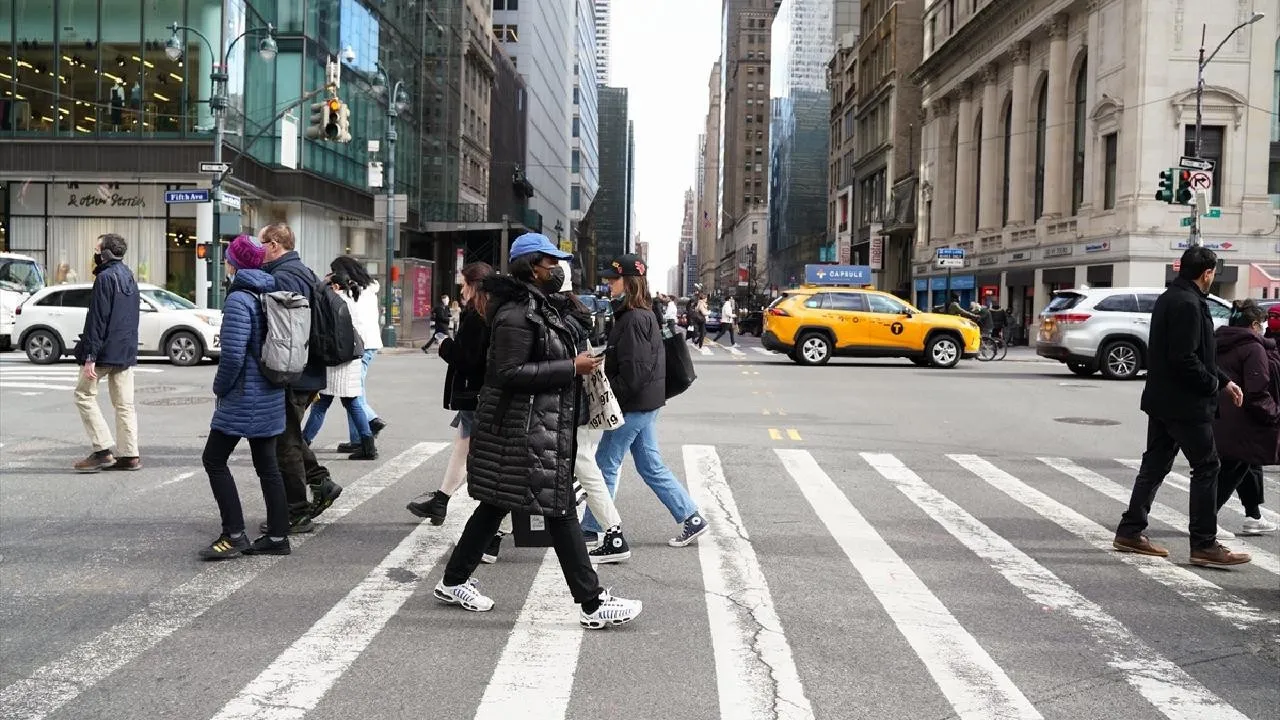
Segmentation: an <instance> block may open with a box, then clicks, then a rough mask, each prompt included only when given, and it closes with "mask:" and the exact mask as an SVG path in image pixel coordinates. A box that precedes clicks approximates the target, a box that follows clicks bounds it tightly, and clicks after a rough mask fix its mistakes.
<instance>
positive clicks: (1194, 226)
mask: <svg viewBox="0 0 1280 720" xmlns="http://www.w3.org/2000/svg"><path fill="white" fill-rule="evenodd" d="M1264 17H1266V15H1265V14H1264V13H1260V12H1255V13H1254V14H1253V17H1251V18H1249V19H1248V20H1245V21H1244V22H1242V23H1240V24H1239V25H1237V26H1235V27H1234V28H1232V29H1231V32H1229V33H1227V36H1226V37H1224V38H1222V42H1220V43H1218V47H1216V48H1214V49H1213V52H1211V53H1209V56H1208V57H1205V54H1204V43H1205V36H1206V35H1207V34H1208V32H1209V26H1208V25H1201V26H1200V60H1199V62H1198V63H1197V64H1196V135H1195V148H1196V157H1197V158H1198V157H1200V152H1201V151H1202V150H1203V149H1204V68H1205V66H1206V65H1208V64H1209V63H1210V62H1212V61H1213V59H1214V58H1215V57H1217V55H1218V51H1219V50H1221V49H1222V46H1223V45H1226V44H1227V41H1228V40H1230V39H1231V37H1232V36H1233V35H1235V34H1236V33H1237V32H1239V31H1240V29H1241V28H1244V27H1247V26H1249V25H1252V24H1254V23H1256V22H1258V21H1259V20H1261V19H1262V18H1264ZM1191 244H1192V245H1202V244H1204V241H1203V240H1202V239H1201V237H1200V212H1199V211H1198V210H1197V209H1195V208H1193V209H1192V211H1191Z"/></svg>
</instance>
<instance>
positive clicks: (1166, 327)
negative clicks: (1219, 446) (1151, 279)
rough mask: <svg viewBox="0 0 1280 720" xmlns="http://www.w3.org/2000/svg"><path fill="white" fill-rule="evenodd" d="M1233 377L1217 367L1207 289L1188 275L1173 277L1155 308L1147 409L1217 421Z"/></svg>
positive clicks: (1181, 419)
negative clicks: (1202, 289)
mask: <svg viewBox="0 0 1280 720" xmlns="http://www.w3.org/2000/svg"><path fill="white" fill-rule="evenodd" d="M1230 380H1231V378H1229V377H1227V376H1226V374H1225V373H1223V372H1222V371H1221V370H1219V369H1218V359H1217V347H1216V343H1215V341H1214V337H1213V316H1212V315H1210V314H1209V305H1208V303H1207V302H1206V301H1205V294H1204V293H1202V292H1200V288H1198V287H1196V286H1195V285H1193V284H1192V283H1191V281H1189V280H1184V279H1183V278H1178V279H1176V280H1174V281H1173V282H1172V283H1170V284H1169V289H1168V290H1165V291H1164V293H1163V294H1161V295H1160V298H1159V299H1158V300H1156V306H1155V307H1154V308H1152V311H1151V338H1150V340H1149V341H1148V350H1147V385H1146V387H1144V388H1143V389H1142V411H1143V412H1145V413H1147V414H1148V415H1150V416H1151V417H1154V418H1159V419H1161V420H1174V421H1179V422H1192V423H1206V422H1212V421H1213V418H1214V417H1215V416H1216V415H1217V412H1218V392H1219V391H1220V390H1221V389H1222V388H1223V387H1224V386H1225V385H1226V384H1227V383H1228V382H1229V381H1230Z"/></svg>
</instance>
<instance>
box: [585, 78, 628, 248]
mask: <svg viewBox="0 0 1280 720" xmlns="http://www.w3.org/2000/svg"><path fill="white" fill-rule="evenodd" d="M599 102H600V105H599V107H600V189H599V190H598V191H597V193H596V202H595V205H596V207H595V210H594V214H595V235H596V264H597V270H598V269H599V266H600V265H601V264H602V263H607V262H609V261H610V260H612V259H613V258H615V257H617V256H619V255H622V254H623V253H625V252H627V248H628V246H629V238H630V233H631V181H632V175H631V147H632V138H631V133H630V123H629V122H628V120H627V90H626V88H614V87H608V86H605V85H602V86H600V101H599Z"/></svg>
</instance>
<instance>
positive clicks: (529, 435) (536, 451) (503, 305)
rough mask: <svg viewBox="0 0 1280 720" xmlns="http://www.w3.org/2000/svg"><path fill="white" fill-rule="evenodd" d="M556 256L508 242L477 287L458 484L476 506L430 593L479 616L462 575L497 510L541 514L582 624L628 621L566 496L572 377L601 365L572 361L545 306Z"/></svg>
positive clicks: (631, 607) (636, 605)
mask: <svg viewBox="0 0 1280 720" xmlns="http://www.w3.org/2000/svg"><path fill="white" fill-rule="evenodd" d="M570 257H572V256H571V255H568V254H567V253H564V252H561V251H560V250H559V249H558V248H556V246H555V245H553V244H552V243H551V241H550V240H549V239H547V237H546V236H545V235H540V234H536V233H527V234H525V235H521V236H520V237H518V238H516V240H515V242H514V243H512V245H511V262H510V270H511V275H510V277H504V276H494V277H491V278H489V279H488V280H486V281H485V283H484V289H485V291H486V292H487V293H488V296H489V299H488V309H487V313H486V316H487V318H486V319H487V321H488V322H487V324H488V327H489V338H490V341H489V356H488V361H487V363H486V370H485V383H484V387H482V388H481V389H480V396H479V398H478V400H477V403H476V417H475V428H474V430H473V433H472V439H471V451H470V455H469V456H468V458H467V484H468V488H469V492H470V494H471V497H473V498H475V499H476V500H478V501H479V502H480V504H479V505H478V506H477V507H476V509H475V512H474V513H472V515H471V519H470V520H468V521H467V526H466V528H465V529H464V530H463V532H462V537H461V538H459V539H458V544H457V547H455V548H454V551H453V555H452V556H451V557H450V558H449V564H448V565H447V566H446V568H445V573H444V578H443V579H442V580H441V581H440V582H439V583H438V584H437V585H436V587H435V596H436V597H437V598H438V599H440V600H442V601H444V602H446V603H449V604H452V605H461V606H462V607H463V608H464V609H467V610H471V611H475V612H485V611H488V610H492V609H493V600H491V599H489V598H487V597H485V596H484V595H482V594H481V593H480V591H479V590H478V589H477V587H476V583H475V581H474V580H472V579H471V574H472V573H473V572H475V569H476V568H477V567H478V566H479V565H480V562H481V557H482V555H483V554H484V552H485V549H486V546H487V545H488V544H489V543H490V542H491V540H492V539H493V538H494V536H495V534H496V533H497V531H498V527H499V525H500V524H501V522H502V520H503V518H505V517H506V516H507V513H509V512H512V511H516V512H525V513H530V514H536V515H541V516H543V517H545V518H546V526H547V531H548V532H549V533H550V534H551V540H552V544H553V546H554V548H555V551H556V557H558V558H559V560H560V567H561V569H562V570H563V571H564V576H565V580H566V582H567V583H568V585H569V589H570V591H571V592H572V594H573V600H574V602H576V603H578V604H579V605H580V606H581V610H580V611H579V622H580V623H581V624H582V625H583V626H584V627H587V628H591V629H598V628H603V627H606V626H608V625H620V624H622V623H625V622H629V621H631V620H632V619H634V618H635V617H636V616H637V615H639V614H640V611H641V604H640V602H638V601H634V600H624V599H622V598H615V597H611V596H610V595H609V594H608V593H606V592H604V590H603V589H602V588H601V587H600V580H599V578H598V577H597V575H596V572H595V569H594V568H592V566H591V560H590V557H589V556H588V555H587V548H586V544H585V542H584V541H583V535H582V529H581V527H580V526H579V525H578V515H577V503H576V502H575V497H574V492H573V473H574V457H575V455H576V435H577V425H578V423H577V415H578V413H577V410H578V397H579V394H580V393H581V383H582V381H581V379H580V378H581V376H583V375H587V374H589V373H591V372H592V371H593V370H594V369H595V368H596V367H597V366H598V365H599V364H600V362H601V359H600V358H599V357H592V356H591V355H589V354H588V353H585V352H584V353H580V354H577V355H576V356H575V353H574V337H573V334H572V332H571V330H570V329H569V327H568V325H567V324H566V321H565V319H564V318H563V317H562V316H561V315H560V313H559V312H557V311H556V309H555V308H554V307H553V306H552V305H551V303H550V302H548V300H547V296H548V295H550V294H553V293H557V292H560V290H561V289H562V287H563V286H564V284H565V276H564V268H563V267H562V266H561V265H560V263H559V261H560V260H567V259H569V258H570Z"/></svg>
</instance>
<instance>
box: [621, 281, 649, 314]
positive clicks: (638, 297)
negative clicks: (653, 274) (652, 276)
mask: <svg viewBox="0 0 1280 720" xmlns="http://www.w3.org/2000/svg"><path fill="white" fill-rule="evenodd" d="M622 304H623V305H624V306H626V308H627V309H628V310H651V309H653V301H652V300H650V299H649V281H648V280H647V279H645V277H644V276H643V275H624V276H623V277H622Z"/></svg>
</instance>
